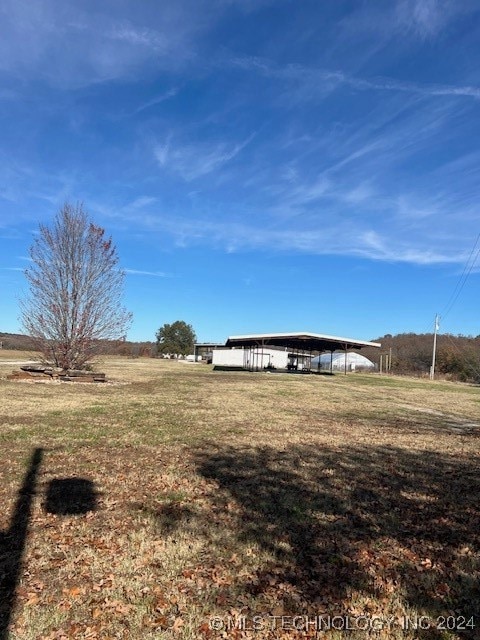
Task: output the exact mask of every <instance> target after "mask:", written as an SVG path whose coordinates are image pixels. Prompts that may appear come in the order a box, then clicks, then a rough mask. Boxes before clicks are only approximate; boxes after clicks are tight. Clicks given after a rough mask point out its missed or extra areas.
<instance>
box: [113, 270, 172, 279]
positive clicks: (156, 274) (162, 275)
mask: <svg viewBox="0 0 480 640" xmlns="http://www.w3.org/2000/svg"><path fill="white" fill-rule="evenodd" d="M124 271H125V273H128V274H129V275H132V276H153V277H155V278H171V277H172V276H171V275H170V274H168V273H164V272H163V271H142V270H141V269H124Z"/></svg>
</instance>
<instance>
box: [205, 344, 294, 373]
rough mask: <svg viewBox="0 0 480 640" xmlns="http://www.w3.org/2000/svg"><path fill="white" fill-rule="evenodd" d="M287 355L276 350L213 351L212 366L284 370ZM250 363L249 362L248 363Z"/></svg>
mask: <svg viewBox="0 0 480 640" xmlns="http://www.w3.org/2000/svg"><path fill="white" fill-rule="evenodd" d="M287 360H288V354H287V352H286V351H278V350H276V349H267V348H266V347H264V348H263V353H262V349H261V348H260V349H255V350H253V349H214V351H213V352H212V364H213V365H214V366H215V365H217V366H220V367H244V366H247V367H248V366H250V367H258V368H259V369H264V368H265V367H268V365H269V364H270V365H271V366H273V367H275V369H286V367H287ZM248 361H251V362H248Z"/></svg>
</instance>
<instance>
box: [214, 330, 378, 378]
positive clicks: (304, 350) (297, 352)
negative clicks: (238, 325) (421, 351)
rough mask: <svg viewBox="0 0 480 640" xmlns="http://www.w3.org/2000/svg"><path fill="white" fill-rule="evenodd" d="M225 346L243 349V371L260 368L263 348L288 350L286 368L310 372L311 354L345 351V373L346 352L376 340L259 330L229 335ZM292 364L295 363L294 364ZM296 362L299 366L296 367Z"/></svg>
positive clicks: (369, 345) (373, 343) (369, 344)
mask: <svg viewBox="0 0 480 640" xmlns="http://www.w3.org/2000/svg"><path fill="white" fill-rule="evenodd" d="M225 346H226V347H231V348H237V349H238V348H243V349H244V369H246V370H247V371H260V370H263V369H264V368H265V367H264V366H263V349H264V348H265V347H277V348H281V349H284V350H285V351H287V352H288V360H289V363H292V364H291V365H290V364H289V366H288V367H287V368H288V369H290V370H295V371H298V370H300V371H303V372H305V373H307V372H310V371H311V369H310V366H309V364H308V363H309V362H311V359H312V357H313V356H314V355H318V354H320V353H324V352H326V351H330V352H331V354H332V357H333V353H334V352H335V351H344V352H345V373H347V353H348V351H349V350H351V349H355V350H358V349H362V348H363V347H378V348H380V347H381V346H382V345H381V344H380V343H379V342H368V341H366V340H357V339H355V338H343V337H338V336H329V335H324V334H320V333H308V332H293V333H270V334H268V333H261V334H252V335H244V336H230V337H229V338H228V339H227V341H226V343H225ZM295 363H296V364H295ZM299 363H301V368H300V369H299Z"/></svg>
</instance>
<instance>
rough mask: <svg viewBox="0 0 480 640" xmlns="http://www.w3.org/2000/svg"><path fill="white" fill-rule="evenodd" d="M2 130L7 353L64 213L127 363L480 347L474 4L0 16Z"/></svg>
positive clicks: (169, 6) (97, 7)
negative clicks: (108, 262) (53, 224)
mask: <svg viewBox="0 0 480 640" xmlns="http://www.w3.org/2000/svg"><path fill="white" fill-rule="evenodd" d="M0 131H1V132H2V133H1V135H0V287H1V299H0V300H1V302H0V305H1V306H0V330H1V331H10V332H16V331H19V330H20V325H19V322H18V315H19V311H18V298H19V297H21V296H22V293H24V292H25V289H26V285H25V279H24V276H23V273H22V272H23V270H24V269H25V267H26V265H27V264H28V261H27V257H28V249H29V246H30V245H31V243H32V240H33V237H34V233H35V232H36V229H37V228H38V223H39V222H42V223H47V224H48V223H49V221H51V220H52V218H53V216H54V214H55V213H56V211H57V210H58V209H59V208H60V207H61V206H62V204H63V203H64V202H65V201H67V200H68V201H70V202H74V203H75V202H77V201H83V203H84V204H85V207H86V209H87V210H88V211H89V213H90V215H91V217H92V218H93V220H94V221H95V222H96V223H97V224H101V225H102V226H104V227H105V228H106V229H107V231H108V233H109V234H110V235H112V237H113V239H114V241H115V243H116V245H117V248H118V251H119V255H120V259H121V264H122V266H123V267H124V268H125V269H126V270H127V276H126V283H125V285H126V286H125V304H126V306H127V307H128V308H129V309H130V310H131V311H132V312H133V314H134V321H133V324H132V327H131V330H130V332H129V337H130V338H131V339H133V340H148V339H154V334H155V331H156V330H157V329H158V327H159V326H161V325H162V324H163V323H165V322H172V321H174V320H177V319H182V320H185V321H187V322H189V323H191V324H192V325H193V327H194V329H195V330H196V333H197V336H198V338H199V340H202V341H209V340H215V341H221V340H224V339H225V338H226V337H227V336H228V335H234V334H242V333H252V332H259V333H266V332H270V331H271V332H280V331H304V330H306V331H314V332H317V333H328V334H333V335H344V336H345V335H346V336H351V337H357V338H360V339H372V338H375V337H378V336H380V335H383V334H385V333H400V332H405V331H413V332H426V331H431V330H432V327H433V319H434V315H435V313H437V312H438V313H440V314H442V312H443V311H446V310H447V309H448V307H449V306H451V305H450V302H451V301H452V300H453V301H454V304H453V306H451V309H450V310H449V311H448V313H447V314H446V315H445V317H444V318H443V319H442V321H441V330H442V331H445V332H451V333H463V334H467V335H468V334H472V335H478V334H480V313H479V304H478V299H479V284H480V268H479V261H478V260H477V261H476V262H474V259H475V257H478V256H477V250H476V248H475V249H474V251H473V254H472V249H473V248H474V247H475V245H474V243H475V239H476V238H477V236H478V234H479V232H480V209H479V202H480V147H479V140H480V7H479V5H478V3H477V2H474V1H472V2H470V1H469V0H462V2H458V1H455V0H452V1H449V0H444V1H443V2H440V1H435V0H397V1H394V0H392V1H391V2H384V1H383V0H379V1H373V0H372V1H363V2H362V1H356V2H342V1H341V0H336V1H335V2H328V1H324V2H319V1H318V0H293V1H292V0H271V1H269V0H175V1H168V0H165V1H164V2H158V1H156V0H155V1H154V0H144V1H142V2H137V1H133V0H121V1H119V0H105V1H104V2H101V3H98V2H95V1H93V0H77V1H72V2H63V1H62V0H38V1H37V2H35V3H31V2H27V1H26V0H3V1H2V3H1V5H0ZM470 257H471V260H470V262H469V258H470ZM465 268H466V271H465ZM470 269H471V270H470ZM462 272H464V273H469V275H468V278H467V279H466V281H465V283H464V286H463V285H462V287H461V290H460V292H459V295H458V297H456V294H457V292H458V291H459V289H460V287H459V286H458V285H459V283H461V282H463V281H462V280H461V276H462Z"/></svg>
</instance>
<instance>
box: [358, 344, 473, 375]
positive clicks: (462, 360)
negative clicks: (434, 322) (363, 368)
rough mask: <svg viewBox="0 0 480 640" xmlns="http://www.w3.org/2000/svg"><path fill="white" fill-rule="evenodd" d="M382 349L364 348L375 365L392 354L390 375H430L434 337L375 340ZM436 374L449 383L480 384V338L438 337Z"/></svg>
mask: <svg viewBox="0 0 480 640" xmlns="http://www.w3.org/2000/svg"><path fill="white" fill-rule="evenodd" d="M374 342H381V344H382V348H381V349H362V354H363V355H365V356H366V357H367V358H369V359H370V360H372V361H373V362H375V363H376V364H377V365H378V364H379V361H380V354H382V355H383V357H384V359H385V355H390V350H391V355H392V363H391V372H392V373H397V374H405V375H427V374H428V373H429V371H430V366H431V364H432V351H433V334H431V333H422V334H418V333H400V334H397V335H391V334H387V335H385V336H382V337H380V338H375V340H374ZM435 372H436V374H438V375H440V376H443V377H445V378H447V379H450V380H459V381H462V382H480V335H478V336H476V337H472V336H462V335H459V336H455V335H451V334H439V335H438V336H437V351H436V362H435Z"/></svg>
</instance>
